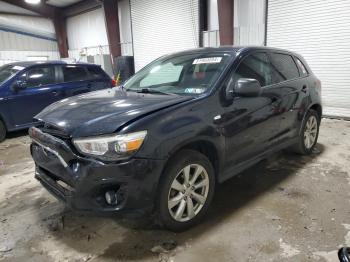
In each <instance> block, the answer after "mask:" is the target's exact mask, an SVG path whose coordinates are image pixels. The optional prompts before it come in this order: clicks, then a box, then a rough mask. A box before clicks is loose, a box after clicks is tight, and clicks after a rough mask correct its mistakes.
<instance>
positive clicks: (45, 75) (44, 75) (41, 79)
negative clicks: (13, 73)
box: [21, 66, 55, 88]
mask: <svg viewBox="0 0 350 262" xmlns="http://www.w3.org/2000/svg"><path fill="white" fill-rule="evenodd" d="M21 78H22V79H23V78H25V79H26V87H27V88H33V87H40V86H44V85H49V84H54V83H55V68H54V67H53V66H42V67H35V68H32V69H29V70H28V71H27V72H26V73H25V75H22V77H21Z"/></svg>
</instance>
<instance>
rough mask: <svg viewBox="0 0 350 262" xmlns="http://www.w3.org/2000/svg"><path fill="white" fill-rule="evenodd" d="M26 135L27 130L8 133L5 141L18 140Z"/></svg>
mask: <svg viewBox="0 0 350 262" xmlns="http://www.w3.org/2000/svg"><path fill="white" fill-rule="evenodd" d="M26 135H28V128H27V129H22V130H18V131H13V132H10V133H8V134H7V135H6V139H12V138H18V137H22V136H26Z"/></svg>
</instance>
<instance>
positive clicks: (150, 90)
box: [136, 88, 171, 95]
mask: <svg viewBox="0 0 350 262" xmlns="http://www.w3.org/2000/svg"><path fill="white" fill-rule="evenodd" d="M136 92H137V93H142V94H163V95H171V93H167V92H162V91H158V90H154V89H151V88H142V89H140V90H137V91H136Z"/></svg>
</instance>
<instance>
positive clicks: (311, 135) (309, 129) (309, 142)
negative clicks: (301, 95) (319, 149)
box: [304, 115, 318, 149]
mask: <svg viewBox="0 0 350 262" xmlns="http://www.w3.org/2000/svg"><path fill="white" fill-rule="evenodd" d="M317 128H318V124H317V119H316V117H315V116H313V115H311V116H310V117H309V119H308V120H307V122H306V125H305V129H304V145H305V147H306V149H310V148H312V147H313V146H314V144H315V142H316V137H317Z"/></svg>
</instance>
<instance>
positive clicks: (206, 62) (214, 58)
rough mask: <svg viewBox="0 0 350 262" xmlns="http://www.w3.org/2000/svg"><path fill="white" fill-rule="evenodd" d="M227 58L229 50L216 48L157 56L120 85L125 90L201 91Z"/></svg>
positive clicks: (216, 74) (213, 77)
mask: <svg viewBox="0 0 350 262" xmlns="http://www.w3.org/2000/svg"><path fill="white" fill-rule="evenodd" d="M230 59H231V55H230V54H226V53H218V52H213V53H195V54H186V55H179V56H174V57H171V58H168V57H165V58H161V59H158V60H156V61H154V62H153V63H151V64H149V65H148V66H146V67H145V68H144V69H142V70H141V71H139V72H138V73H136V74H135V75H134V76H133V77H132V78H130V80H129V81H127V82H126V83H125V85H124V88H125V89H126V90H127V91H142V90H147V91H148V92H166V93H174V94H180V95H198V94H202V93H204V92H206V91H207V90H208V89H209V88H210V87H211V85H212V84H213V82H214V81H215V80H216V79H217V78H218V76H219V74H220V73H221V72H222V70H223V69H224V68H225V67H226V65H227V64H228V62H229V61H230Z"/></svg>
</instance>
